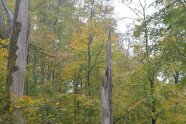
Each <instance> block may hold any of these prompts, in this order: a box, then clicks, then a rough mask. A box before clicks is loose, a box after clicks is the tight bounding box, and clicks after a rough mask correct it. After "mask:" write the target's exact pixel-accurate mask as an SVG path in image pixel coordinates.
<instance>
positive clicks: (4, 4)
mask: <svg viewBox="0 0 186 124" xmlns="http://www.w3.org/2000/svg"><path fill="white" fill-rule="evenodd" d="M1 3H2V5H3V8H4V10H5V11H6V13H7V16H8V20H9V21H10V23H11V24H13V21H14V16H13V15H12V13H11V12H10V10H9V9H8V7H7V6H6V3H5V1H4V0H1Z"/></svg>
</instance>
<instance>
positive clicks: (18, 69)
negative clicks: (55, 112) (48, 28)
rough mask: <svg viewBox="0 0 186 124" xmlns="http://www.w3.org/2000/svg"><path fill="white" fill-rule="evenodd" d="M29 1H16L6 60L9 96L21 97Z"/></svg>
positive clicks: (26, 47) (25, 57)
mask: <svg viewBox="0 0 186 124" xmlns="http://www.w3.org/2000/svg"><path fill="white" fill-rule="evenodd" d="M28 8H29V0H17V1H16V7H15V15H14V27H13V32H12V36H11V40H10V48H9V60H8V87H10V95H16V96H23V92H24V78H25V69H26V61H27V50H28V42H27V38H28Z"/></svg>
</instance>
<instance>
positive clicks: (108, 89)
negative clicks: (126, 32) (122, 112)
mask: <svg viewBox="0 0 186 124" xmlns="http://www.w3.org/2000/svg"><path fill="white" fill-rule="evenodd" d="M101 100H102V124H112V123H113V122H112V120H113V119H112V60H111V30H110V29H109V33H108V44H107V56H106V67H105V75H104V78H103V81H102V85H101Z"/></svg>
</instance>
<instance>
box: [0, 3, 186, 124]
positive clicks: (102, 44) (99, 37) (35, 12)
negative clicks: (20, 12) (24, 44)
mask: <svg viewBox="0 0 186 124" xmlns="http://www.w3.org/2000/svg"><path fill="white" fill-rule="evenodd" d="M132 2H138V1H123V4H125V5H126V7H128V8H130V9H131V11H132V12H134V13H135V14H136V17H137V18H136V19H135V20H134V23H132V24H131V25H130V26H129V27H128V30H127V31H126V32H125V33H120V32H118V31H117V20H116V19H115V18H114V16H113V14H114V7H113V6H112V2H110V1H109V0H33V1H30V10H29V15H30V17H29V20H30V26H29V30H30V32H29V39H28V41H29V44H28V56H27V67H26V72H25V73H26V78H25V86H24V96H23V97H21V98H19V97H18V98H15V99H17V100H16V103H14V105H13V107H12V108H10V109H9V110H6V111H5V110H4V106H6V104H7V98H6V96H7V95H6V94H8V91H7V85H6V84H7V83H6V82H7V80H6V79H7V62H8V46H9V39H10V38H9V21H8V18H7V14H6V12H5V11H4V9H3V7H2V5H1V4H0V123H2V124H6V123H7V124H11V123H12V124H14V123H15V121H16V118H15V115H14V112H13V108H14V107H15V108H19V109H20V111H21V115H22V118H24V120H25V122H26V123H28V124H100V123H101V116H102V114H101V92H100V91H101V90H100V88H101V82H102V80H103V76H104V69H105V59H106V50H107V41H108V31H109V30H111V42H112V43H111V47H112V113H113V124H150V123H152V124H185V123H186V86H185V85H186V1H185V0H154V2H152V3H148V2H141V1H140V0H139V2H138V3H137V4H138V8H132V7H133V6H131V4H132ZM145 3H146V4H145ZM147 3H148V4H147ZM6 4H7V6H8V8H9V9H10V10H11V11H12V12H14V8H15V1H12V0H6ZM149 7H154V8H155V9H156V10H157V11H155V12H154V13H153V14H151V15H147V9H148V8H149ZM108 27H109V29H108Z"/></svg>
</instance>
